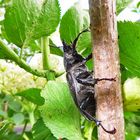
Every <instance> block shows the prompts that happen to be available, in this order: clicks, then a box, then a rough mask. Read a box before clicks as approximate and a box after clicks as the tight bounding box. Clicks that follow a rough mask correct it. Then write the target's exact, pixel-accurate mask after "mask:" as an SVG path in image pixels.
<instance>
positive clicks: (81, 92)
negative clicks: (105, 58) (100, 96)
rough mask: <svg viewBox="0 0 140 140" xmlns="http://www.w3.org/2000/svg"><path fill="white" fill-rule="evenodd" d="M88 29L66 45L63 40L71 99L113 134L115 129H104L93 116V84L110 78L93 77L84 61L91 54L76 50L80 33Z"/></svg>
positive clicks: (82, 111)
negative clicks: (80, 52) (82, 53)
mask: <svg viewBox="0 0 140 140" xmlns="http://www.w3.org/2000/svg"><path fill="white" fill-rule="evenodd" d="M87 31H89V30H88V29H86V30H83V31H82V32H81V33H79V34H78V36H77V37H76V39H75V40H74V41H73V42H72V43H71V45H67V44H66V43H65V42H64V41H62V44H63V50H64V66H65V70H66V77H67V82H68V85H69V88H70V91H71V94H72V97H73V100H74V102H75V104H76V106H77V107H78V109H79V110H80V112H81V114H82V115H83V116H84V117H85V118H87V119H88V120H90V121H94V122H95V123H96V125H97V126H101V127H102V128H103V130H104V131H105V132H107V133H110V134H115V133H116V129H115V128H114V129H113V130H110V131H109V130H106V129H105V128H104V127H103V125H102V123H101V121H99V120H97V119H96V118H95V117H94V116H95V112H96V99H95V88H94V86H95V84H97V82H98V81H101V80H110V79H107V78H104V79H94V78H93V72H90V71H88V69H87V67H86V64H85V63H86V62H87V61H88V60H89V59H91V58H92V54H90V55H89V56H87V57H86V58H83V57H82V56H81V55H80V54H78V52H77V51H76V44H77V41H78V38H79V37H80V35H81V34H82V33H84V32H87Z"/></svg>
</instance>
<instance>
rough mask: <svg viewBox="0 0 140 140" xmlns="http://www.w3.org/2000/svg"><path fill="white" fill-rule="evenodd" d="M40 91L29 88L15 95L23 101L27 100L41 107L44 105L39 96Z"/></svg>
mask: <svg viewBox="0 0 140 140" xmlns="http://www.w3.org/2000/svg"><path fill="white" fill-rule="evenodd" d="M40 92H41V90H40V89H37V88H30V89H27V90H24V91H22V92H20V93H17V94H16V95H17V96H22V97H24V98H25V99H27V100H29V101H30V102H32V103H34V104H37V105H43V104H44V98H42V97H41V96H40Z"/></svg>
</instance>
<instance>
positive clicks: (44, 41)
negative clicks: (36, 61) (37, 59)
mask: <svg viewBox="0 0 140 140" xmlns="http://www.w3.org/2000/svg"><path fill="white" fill-rule="evenodd" d="M41 48H42V59H43V69H44V70H50V69H51V66H50V60H49V57H50V47H49V38H48V37H47V36H45V37H42V38H41Z"/></svg>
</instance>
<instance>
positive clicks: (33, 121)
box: [29, 111, 35, 126]
mask: <svg viewBox="0 0 140 140" xmlns="http://www.w3.org/2000/svg"><path fill="white" fill-rule="evenodd" d="M29 118H30V123H31V125H32V126H33V125H34V123H35V117H34V112H33V111H31V112H30V113H29Z"/></svg>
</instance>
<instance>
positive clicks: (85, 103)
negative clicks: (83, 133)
mask: <svg viewBox="0 0 140 140" xmlns="http://www.w3.org/2000/svg"><path fill="white" fill-rule="evenodd" d="M89 99H90V97H88V98H86V99H85V100H84V101H83V102H82V103H81V105H80V109H81V111H82V112H83V113H84V115H85V116H86V117H87V118H88V119H89V120H90V121H94V122H95V123H96V125H97V126H98V127H99V126H101V127H102V129H103V130H104V131H105V132H107V133H109V134H115V133H116V129H115V128H114V129H113V130H107V129H106V128H105V127H104V126H103V125H102V123H101V121H99V120H97V119H96V118H95V117H93V116H91V114H89V113H88V112H87V111H86V108H87V106H88V102H89Z"/></svg>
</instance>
